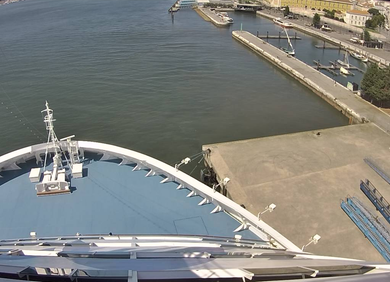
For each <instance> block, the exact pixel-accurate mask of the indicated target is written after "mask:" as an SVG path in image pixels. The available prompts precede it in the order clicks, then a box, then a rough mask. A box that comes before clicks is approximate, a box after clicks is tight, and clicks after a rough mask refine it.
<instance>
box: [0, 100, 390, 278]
mask: <svg viewBox="0 0 390 282" xmlns="http://www.w3.org/2000/svg"><path fill="white" fill-rule="evenodd" d="M42 113H43V115H44V124H45V126H46V130H47V133H48V139H47V140H48V141H47V143H44V144H34V145H31V146H29V147H25V148H21V149H18V150H16V151H13V152H10V153H7V154H5V155H3V156H1V157H0V168H1V169H0V175H1V178H0V189H1V197H0V253H1V255H0V281H19V280H23V281H26V280H28V281H29V280H31V281H157V280H165V281H199V280H200V279H205V280H210V281H246V280H252V281H286V280H290V281H293V280H301V279H318V281H389V280H390V265H389V264H385V263H375V262H365V261H361V260H353V259H345V258H336V257H327V256H318V255H314V254H311V253H309V252H307V249H309V245H310V244H316V243H317V242H318V241H319V240H320V236H319V235H314V236H313V237H312V238H310V240H308V243H307V244H306V245H305V246H303V247H298V246H296V245H295V244H294V243H292V242H291V241H289V240H288V239H287V238H285V237H284V236H283V235H282V234H280V233H279V232H278V231H276V230H275V229H273V228H272V227H271V226H270V225H268V224H267V223H265V222H264V221H263V220H262V214H263V213H264V212H271V211H272V210H273V209H274V208H275V205H273V204H271V205H269V206H267V207H265V209H264V211H263V212H260V213H259V214H257V215H254V214H251V213H250V212H249V211H247V210H246V209H245V208H244V207H242V206H240V205H238V204H237V203H234V202H233V201H231V200H230V199H228V198H226V197H225V196H223V195H222V194H220V193H218V186H222V185H227V184H228V182H229V179H224V180H223V181H222V182H221V183H219V184H217V185H215V186H213V187H209V186H207V185H205V184H203V183H201V182H200V181H198V180H196V179H194V178H192V177H190V176H189V175H187V174H185V173H184V172H182V171H181V170H180V168H181V166H182V165H185V164H187V163H189V162H191V158H185V159H183V160H182V161H181V162H180V163H178V164H177V165H175V166H174V167H173V166H170V165H167V164H165V163H163V162H161V161H159V160H156V159H154V158H152V157H149V156H147V155H144V154H141V153H138V152H135V151H132V150H129V149H125V148H121V147H117V146H114V145H110V144H103V143H98V142H93V141H76V140H74V138H75V136H73V135H70V136H65V137H63V138H59V137H57V135H56V133H55V130H54V122H55V119H54V111H53V110H52V109H50V107H49V104H48V103H47V102H46V105H45V108H44V109H43V111H42ZM61 118H63V117H61ZM208 153H209V152H202V154H208Z"/></svg>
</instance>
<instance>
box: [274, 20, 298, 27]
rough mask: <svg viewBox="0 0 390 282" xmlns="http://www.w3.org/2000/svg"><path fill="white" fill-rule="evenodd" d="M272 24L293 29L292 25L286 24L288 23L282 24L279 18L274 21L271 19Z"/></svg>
mask: <svg viewBox="0 0 390 282" xmlns="http://www.w3.org/2000/svg"><path fill="white" fill-rule="evenodd" d="M273 22H274V23H275V24H277V25H280V26H281V27H283V28H293V27H294V26H293V24H291V23H288V22H284V21H282V20H281V18H275V19H273Z"/></svg>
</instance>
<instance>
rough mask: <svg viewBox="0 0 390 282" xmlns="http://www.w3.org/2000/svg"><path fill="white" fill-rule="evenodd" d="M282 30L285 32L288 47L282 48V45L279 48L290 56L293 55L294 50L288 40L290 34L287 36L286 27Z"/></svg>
mask: <svg viewBox="0 0 390 282" xmlns="http://www.w3.org/2000/svg"><path fill="white" fill-rule="evenodd" d="M283 30H284V32H285V33H286V36H287V42H288V45H289V47H290V48H288V47H287V48H284V47H282V48H281V49H282V50H283V51H284V52H286V53H287V54H289V55H291V56H295V50H294V47H293V46H292V44H291V40H290V36H288V32H287V30H286V28H283Z"/></svg>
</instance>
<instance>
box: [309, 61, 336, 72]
mask: <svg viewBox="0 0 390 282" xmlns="http://www.w3.org/2000/svg"><path fill="white" fill-rule="evenodd" d="M313 63H314V64H315V65H314V66H313V68H315V69H317V70H326V71H328V72H330V73H331V74H333V75H334V76H338V73H337V72H335V70H336V67H335V66H334V65H330V66H325V65H322V64H321V63H320V62H318V61H316V60H313ZM339 68H340V67H339ZM339 68H338V69H339Z"/></svg>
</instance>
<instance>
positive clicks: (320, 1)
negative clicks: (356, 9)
mask: <svg viewBox="0 0 390 282" xmlns="http://www.w3.org/2000/svg"><path fill="white" fill-rule="evenodd" d="M272 6H275V7H285V6H289V7H290V8H300V9H308V10H311V9H316V10H320V11H322V10H323V9H327V10H336V11H341V12H346V11H349V10H352V7H353V3H352V2H351V1H349V0H273V1H272Z"/></svg>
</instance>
